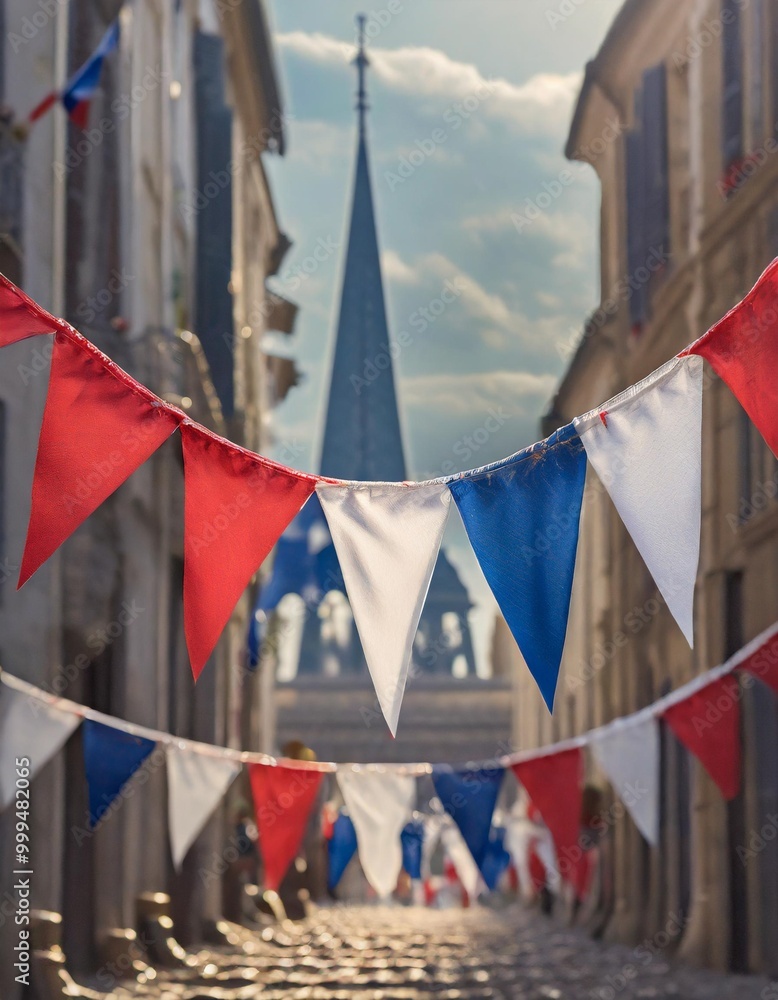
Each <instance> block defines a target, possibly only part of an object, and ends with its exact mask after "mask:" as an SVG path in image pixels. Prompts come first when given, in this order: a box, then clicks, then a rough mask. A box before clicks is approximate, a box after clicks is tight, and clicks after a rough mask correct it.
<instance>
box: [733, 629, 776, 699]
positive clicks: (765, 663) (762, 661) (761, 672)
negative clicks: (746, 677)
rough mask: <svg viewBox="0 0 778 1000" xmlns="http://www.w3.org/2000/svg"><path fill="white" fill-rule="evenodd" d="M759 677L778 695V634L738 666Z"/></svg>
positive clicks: (772, 636)
mask: <svg viewBox="0 0 778 1000" xmlns="http://www.w3.org/2000/svg"><path fill="white" fill-rule="evenodd" d="M738 669H739V670H746V671H748V673H749V674H753V675H754V677H758V678H759V680H760V681H763V682H764V683H765V684H767V685H768V687H771V688H772V689H773V691H775V693H776V694H778V632H776V633H775V634H774V635H771V636H770V638H769V639H767V640H766V641H765V642H764V643H763V644H762V645H761V646H760V647H759V649H757V650H754V652H753V653H752V654H751V655H750V656H748V657H746V659H745V660H743V662H742V663H740V664H739V665H738Z"/></svg>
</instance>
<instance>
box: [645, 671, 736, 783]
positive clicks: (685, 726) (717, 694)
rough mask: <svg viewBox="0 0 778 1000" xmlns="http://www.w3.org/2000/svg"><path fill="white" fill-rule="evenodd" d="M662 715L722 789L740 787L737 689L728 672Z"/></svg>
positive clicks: (733, 679)
mask: <svg viewBox="0 0 778 1000" xmlns="http://www.w3.org/2000/svg"><path fill="white" fill-rule="evenodd" d="M663 718H664V720H665V722H667V724H668V725H669V726H670V728H671V729H672V731H673V732H674V733H675V735H676V736H677V737H678V739H679V740H680V741H681V743H683V745H684V746H685V747H686V749H687V750H689V751H690V752H691V753H693V754H694V756H695V757H696V758H697V759H698V760H699V761H700V763H701V764H702V765H703V767H704V768H705V770H706V771H707V772H708V774H709V775H710V776H711V778H713V780H714V781H715V782H716V784H717V785H718V786H719V788H720V789H721V794H722V795H723V796H724V798H725V799H734V797H735V796H736V795H737V793H738V790H739V789H740V689H739V686H738V682H737V678H736V677H733V676H732V674H727V675H726V676H725V677H721V678H719V679H718V680H716V681H713V682H712V683H711V684H706V685H705V687H704V688H702V689H701V690H699V691H697V692H696V693H695V694H693V695H690V697H688V698H684V700H683V701H681V702H678V704H677V705H673V706H672V707H671V708H668V709H667V711H666V712H665V713H664V715H663Z"/></svg>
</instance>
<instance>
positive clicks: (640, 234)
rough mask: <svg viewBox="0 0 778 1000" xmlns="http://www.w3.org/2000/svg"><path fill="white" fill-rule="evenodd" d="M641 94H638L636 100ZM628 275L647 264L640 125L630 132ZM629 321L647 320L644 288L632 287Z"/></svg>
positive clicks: (628, 158) (640, 322)
mask: <svg viewBox="0 0 778 1000" xmlns="http://www.w3.org/2000/svg"><path fill="white" fill-rule="evenodd" d="M637 98H638V95H637V94H636V95H635V100H636V101H637ZM626 153H627V274H628V276H629V279H630V282H632V281H633V280H634V275H635V274H636V272H637V270H638V268H640V267H642V266H643V264H644V263H645V256H644V247H645V245H646V239H645V219H646V212H645V200H644V193H645V184H644V181H643V175H644V169H643V168H644V159H643V135H642V133H641V131H640V126H639V123H638V127H637V128H635V129H633V130H632V131H631V132H628V133H627V146H626ZM631 287H632V294H631V295H630V299H629V318H630V322H631V323H632V325H633V326H635V325H636V324H642V323H644V322H645V321H646V318H647V315H646V314H647V309H646V305H647V301H648V299H647V295H646V289H645V287H644V286H643V285H631Z"/></svg>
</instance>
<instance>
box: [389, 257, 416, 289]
mask: <svg viewBox="0 0 778 1000" xmlns="http://www.w3.org/2000/svg"><path fill="white" fill-rule="evenodd" d="M381 269H382V271H383V273H384V277H385V278H386V279H387V280H388V281H394V282H396V283H397V284H398V285H417V284H418V282H419V273H418V271H417V270H416V268H413V267H411V266H410V265H409V264H406V263H405V261H404V260H403V259H402V257H401V256H400V255H399V254H398V253H395V251H394V250H384V252H383V253H382V254H381Z"/></svg>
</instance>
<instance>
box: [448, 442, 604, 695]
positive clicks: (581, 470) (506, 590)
mask: <svg viewBox="0 0 778 1000" xmlns="http://www.w3.org/2000/svg"><path fill="white" fill-rule="evenodd" d="M585 481H586V452H585V451H584V447H583V444H582V443H581V439H580V438H579V437H578V434H577V433H576V431H575V428H574V427H573V425H572V424H568V425H567V426H566V427H562V428H561V429H560V430H558V431H556V432H555V433H554V434H552V435H551V437H549V438H547V439H546V440H545V441H541V442H540V443H539V444H535V445H533V446H532V447H531V448H527V449H525V450H524V451H521V452H519V453H518V454H517V455H513V456H512V457H511V458H506V459H504V460H503V461H502V462H495V463H494V465H488V466H485V467H484V468H483V469H477V470H475V471H474V472H468V473H465V475H463V476H462V477H461V478H458V479H454V480H452V481H451V482H449V484H448V487H449V489H450V490H451V492H452V494H453V496H454V500H455V502H456V505H457V507H458V509H459V513H460V514H461V516H462V520H463V521H464V524H465V529H466V531H467V535H468V538H469V539H470V544H471V545H472V546H473V551H474V552H475V554H476V557H477V559H478V562H479V563H480V565H481V569H482V570H483V572H484V576H485V577H486V580H487V582H488V584H489V586H490V587H491V589H492V593H493V594H494V596H495V598H496V600H497V603H498V604H499V606H500V611H501V612H502V614H503V616H504V618H505V621H506V622H507V623H508V628H509V629H510V630H511V632H512V634H513V637H514V639H515V640H516V642H517V643H518V645H519V649H520V650H521V653H522V656H523V657H524V659H525V660H526V662H527V666H528V667H529V669H530V672H531V673H532V676H533V677H534V678H535V681H536V683H537V685H538V687H539V688H540V692H541V694H542V695H543V699H544V700H545V702H546V705H548V708H549V711H552V710H553V707H554V694H555V692H556V685H557V679H558V677H559V666H560V663H561V661H562V650H563V649H564V645H565V633H566V631H567V617H568V614H569V611H570V594H571V592H572V588H573V571H574V569H575V553H576V548H577V546H578V522H579V520H580V516H581V503H582V501H583V491H584V483H585Z"/></svg>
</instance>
